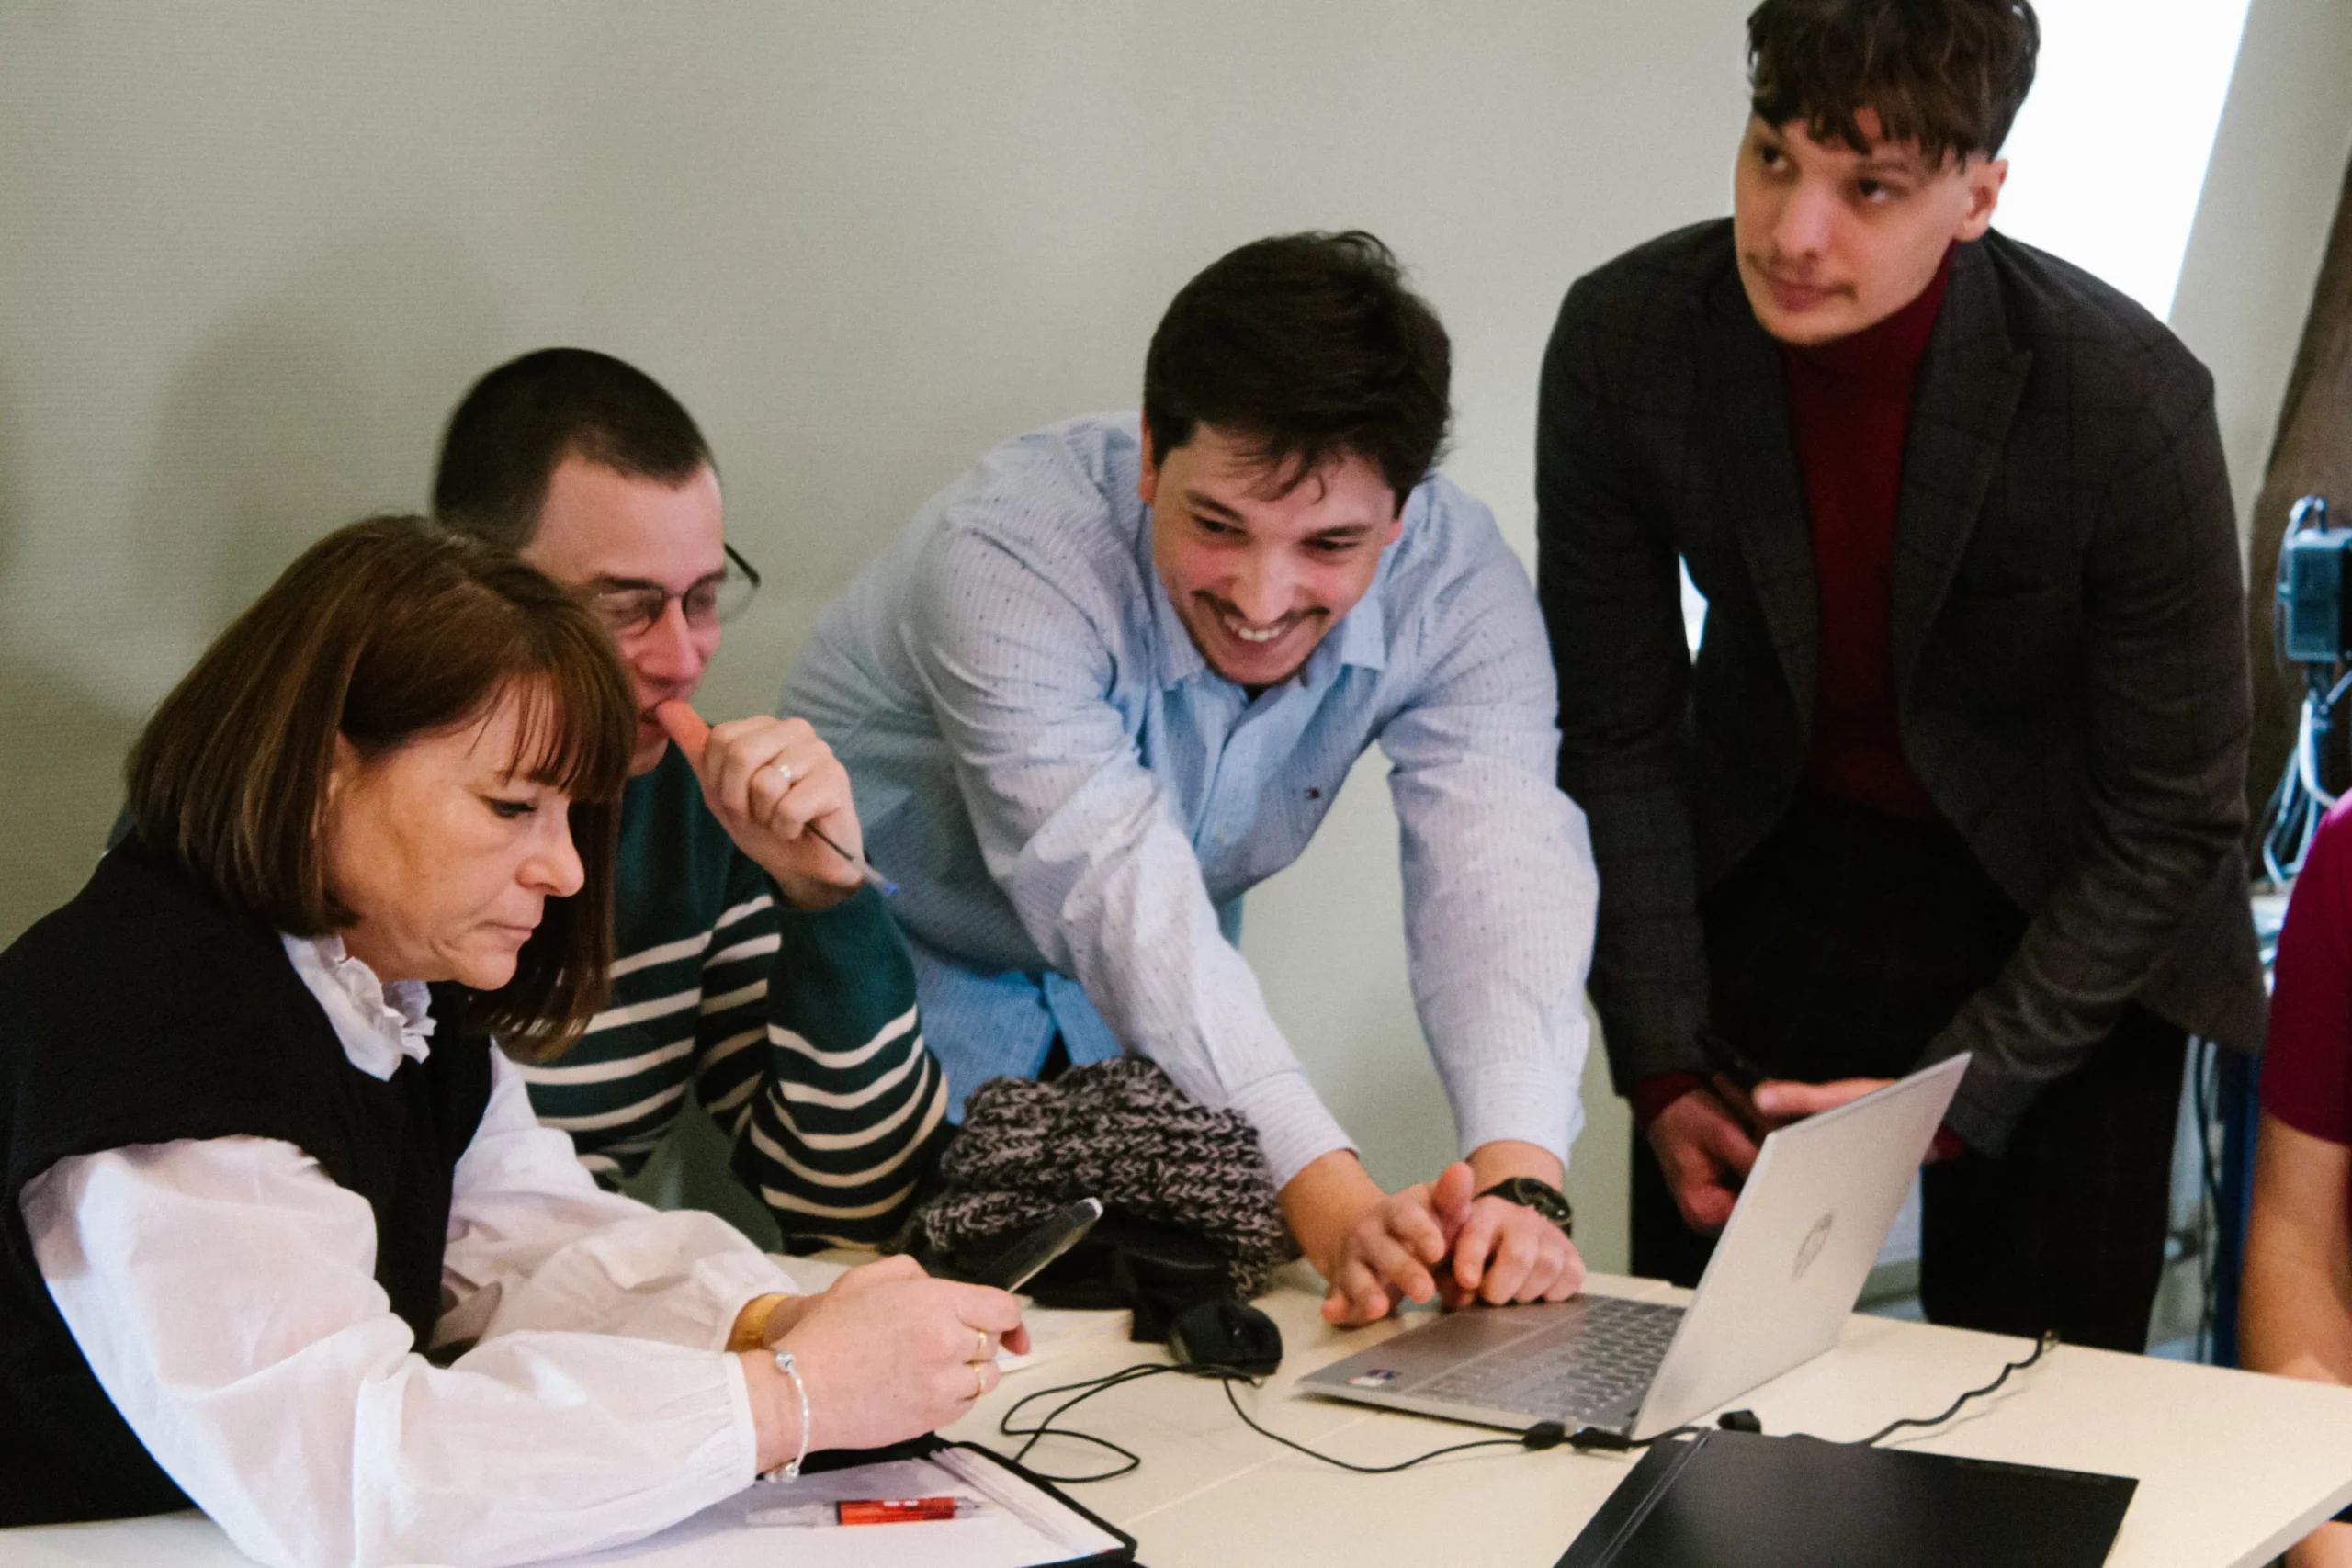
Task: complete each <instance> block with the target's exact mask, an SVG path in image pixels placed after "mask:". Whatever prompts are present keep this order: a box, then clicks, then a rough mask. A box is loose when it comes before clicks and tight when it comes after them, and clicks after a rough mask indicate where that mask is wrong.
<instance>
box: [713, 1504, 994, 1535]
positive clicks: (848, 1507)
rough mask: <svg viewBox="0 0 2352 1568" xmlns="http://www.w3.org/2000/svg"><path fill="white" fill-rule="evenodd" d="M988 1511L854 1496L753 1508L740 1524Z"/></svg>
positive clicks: (880, 1520) (907, 1518)
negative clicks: (836, 1501)
mask: <svg viewBox="0 0 2352 1568" xmlns="http://www.w3.org/2000/svg"><path fill="white" fill-rule="evenodd" d="M987 1511H988V1509H987V1506H985V1505H984V1504H980V1503H976V1502H974V1501H973V1500H972V1499H971V1498H969V1497H854V1498H845V1499H843V1500H842V1501H841V1502H838V1503H803V1504H801V1505H799V1506H797V1507H791V1508H754V1509H752V1511H751V1512H750V1513H748V1514H746V1515H744V1516H743V1522H744V1523H745V1524H747V1525H787V1526H795V1527H797V1528H800V1529H813V1528H816V1527H818V1526H822V1525H904V1524H922V1523H926V1522H931V1521H936V1520H944V1519H968V1518H974V1517H978V1516H979V1515H981V1514H983V1513H986V1512H987Z"/></svg>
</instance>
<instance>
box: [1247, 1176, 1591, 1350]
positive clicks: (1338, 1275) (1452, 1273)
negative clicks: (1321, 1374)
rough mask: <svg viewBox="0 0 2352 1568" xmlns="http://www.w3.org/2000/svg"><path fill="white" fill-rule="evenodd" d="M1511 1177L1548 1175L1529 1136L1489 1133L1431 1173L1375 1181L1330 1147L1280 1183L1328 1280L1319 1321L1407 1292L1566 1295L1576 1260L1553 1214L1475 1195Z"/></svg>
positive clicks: (1578, 1273)
mask: <svg viewBox="0 0 2352 1568" xmlns="http://www.w3.org/2000/svg"><path fill="white" fill-rule="evenodd" d="M1511 1176H1532V1177H1535V1178H1536V1179H1539V1180H1543V1181H1546V1182H1550V1183H1552V1184H1554V1185H1557V1184H1558V1182H1559V1179H1560V1176H1561V1170H1560V1164H1559V1162H1558V1161H1557V1160H1555V1159H1554V1158H1552V1156H1550V1155H1548V1154H1546V1153H1544V1151H1543V1150H1542V1149H1540V1148H1537V1147H1536V1146H1535V1145H1531V1144H1503V1143H1498V1144H1490V1145H1486V1146H1485V1147H1483V1148H1480V1149H1478V1150H1477V1151H1476V1152H1475V1153H1474V1154H1473V1155H1472V1156H1471V1158H1470V1160H1469V1161H1467V1162H1460V1163H1456V1164H1454V1165H1451V1166H1448V1167H1447V1168H1445V1169H1444V1171H1443V1172H1442V1173H1441V1174H1440V1175H1439V1177H1438V1179H1436V1180H1435V1181H1433V1182H1419V1183H1417V1184H1415V1185H1414V1186H1411V1187H1408V1188H1406V1189H1405V1190H1402V1191H1400V1192H1395V1193H1389V1192H1384V1191H1382V1190H1381V1189H1380V1187H1379V1184H1378V1183H1376V1182H1374V1180H1373V1179H1372V1178H1371V1177H1370V1176H1368V1175H1366V1174H1365V1173H1364V1169H1363V1165H1362V1164H1361V1163H1360V1162H1359V1161H1358V1160H1357V1158H1356V1156H1354V1155H1353V1154H1352V1153H1351V1152H1349V1151H1346V1150H1337V1151H1334V1152H1333V1153H1331V1154H1328V1155H1325V1156H1322V1157H1321V1158H1319V1159H1317V1160H1315V1161H1313V1162H1311V1163H1310V1164H1309V1165H1308V1166H1307V1167H1306V1169H1304V1170H1302V1171H1300V1172H1299V1173H1298V1175H1296V1176H1295V1177H1293V1178H1292V1179H1291V1180H1290V1182H1289V1184H1288V1185H1287V1186H1285V1187H1284V1188H1283V1213H1284V1214H1285V1215H1286V1216H1287V1217H1288V1219H1289V1220H1290V1224H1291V1229H1292V1232H1293V1234H1295V1235H1296V1236H1297V1237H1298V1240H1299V1245H1300V1247H1303V1248H1304V1249H1305V1250H1306V1256H1307V1259H1308V1261H1310V1262H1312V1263H1313V1264H1314V1265H1315V1267H1316V1269H1317V1270H1318V1271H1319V1272H1320V1273H1321V1274H1322V1275H1323V1278H1324V1280H1326V1281H1327V1282H1328V1284H1329V1294H1327V1295H1326V1296H1325V1298H1324V1301H1323V1317H1324V1320H1325V1321H1326V1322H1329V1323H1333V1324H1339V1325H1357V1324H1364V1323H1372V1322H1375V1321H1377V1320H1378V1319H1380V1318H1382V1317H1385V1316H1386V1315H1387V1314H1389V1313H1390V1312H1391V1311H1393V1310H1395V1309H1396V1307H1397V1305H1399V1304H1400V1303H1403V1302H1406V1301H1417V1302H1419V1301H1429V1300H1430V1299H1431V1298H1436V1299H1438V1300H1441V1301H1442V1302H1443V1303H1445V1304H1446V1305H1447V1306H1449V1307H1459V1306H1467V1305H1469V1304H1471V1303H1474V1302H1487V1303H1492V1304H1496V1305H1500V1304H1503V1303H1510V1302H1533V1301H1565V1300H1566V1299H1567V1298H1568V1297H1569V1296H1572V1295H1574V1294H1575V1293H1576V1292H1577V1290H1578V1289H1580V1288H1581V1287H1582V1285H1583V1284H1584V1259H1583V1258H1580V1257H1578V1256H1577V1249H1576V1247H1575V1246H1574V1244H1572V1243H1571V1242H1570V1241H1569V1240H1568V1238H1567V1236H1566V1235H1565V1234H1564V1233H1562V1231H1561V1230H1560V1228H1559V1227H1558V1226H1557V1225H1555V1224H1552V1223H1551V1222H1550V1221H1548V1220H1545V1219H1544V1217H1543V1216H1542V1215H1540V1214H1538V1213H1535V1211H1534V1210H1532V1209H1530V1208H1528V1207H1526V1206H1525V1205H1523V1204H1519V1203H1512V1202H1509V1201H1505V1200H1503V1199H1500V1198H1480V1197H1478V1196H1476V1194H1477V1193H1478V1192H1480V1191H1482V1190H1485V1189H1486V1188H1487V1187H1488V1186H1491V1185H1493V1184H1494V1183H1495V1182H1497V1181H1500V1180H1503V1179H1506V1178H1508V1177H1511Z"/></svg>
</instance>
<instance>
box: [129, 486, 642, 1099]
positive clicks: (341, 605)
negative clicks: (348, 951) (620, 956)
mask: <svg viewBox="0 0 2352 1568" xmlns="http://www.w3.org/2000/svg"><path fill="white" fill-rule="evenodd" d="M510 693H512V694H516V695H518V696H519V697H521V698H522V699H523V701H524V702H525V704H526V708H525V714H524V718H525V722H524V724H523V726H522V729H521V739H520V740H519V742H518V750H517V755H516V756H515V759H514V768H515V772H516V773H521V774H526V775H528V776H529V777H532V778H535V779H538V780H541V781H542V782H545V783H547V784H552V785H554V786H556V787H557V788H560V789H562V790H564V791H565V792H566V793H568V794H569V795H571V832H572V840H573V846H574V848H575V849H576V850H577V851H578V852H579V855H580V863H581V869H582V872H583V873H584V874H585V876H586V880H585V881H584V882H583V883H582V886H581V889H580V891H579V892H578V893H576V894H573V895H572V896H571V897H568V898H550V899H548V901H547V906H546V910H545V913H544V915H543V916H542V918H541V919H540V922H539V928H538V930H537V931H534V932H532V933H531V938H530V940H529V941H528V942H525V943H524V944H523V950H522V953H521V954H520V956H519V958H518V960H517V963H516V966H515V977H514V979H513V980H511V981H509V982H508V983H507V984H506V985H505V986H504V987H501V988H500V989H499V990H497V991H495V992H492V993H489V994H486V995H481V996H478V997H474V998H471V1002H470V1005H469V1009H468V1013H469V1017H468V1019H467V1020H464V1021H462V1022H464V1023H465V1024H466V1025H467V1026H469V1027H475V1028H481V1029H486V1030H490V1031H492V1032H495V1033H497V1035H498V1036H499V1038H500V1041H501V1043H503V1044H504V1045H506V1046H507V1047H509V1048H510V1049H511V1050H513V1051H514V1053H515V1055H523V1056H545V1055H553V1054H555V1053H556V1052H558V1051H560V1050H561V1049H562V1048H563V1047H564V1046H566V1045H568V1044H570V1043H571V1042H572V1041H573V1040H575V1039H577V1038H578V1037H579V1035H580V1034H581V1032H582V1031H583V1030H585V1029H586V1028H587V1025H588V1021H589V1018H590V1017H591V1016H592V1015H593V1014H594V1011H595V1010H596V1007H597V1005H598V1003H599V1002H600V1000H601V999H602V998H603V996H604V993H605V971H606V969H607V968H608V967H609V966H610V964H611V959H612V942H613V937H612V929H613V913H612V897H613V861H614V856H615V853H616V837H617V834H618V831H619V827H620V797H621V786H622V784H624V783H625V782H626V781H627V779H628V765H629V754H630V749H631V746H632V743H633V742H634V740H635V739H636V729H637V698H636V696H635V694H633V692H632V690H631V688H630V685H629V681H628V674H627V673H626V672H625V671H623V670H622V669H621V666H620V661H619V660H618V658H617V656H616V655H615V653H614V652H613V646H612V641H611V639H610V638H609V637H606V636H605V631H604V628H603V627H602V626H600V625H599V624H598V623H597V621H596V619H595V617H594V615H591V614H590V613H589V612H588V611H587V610H586V609H584V608H582V606H581V605H580V604H577V603H575V602H574V601H573V599H572V598H571V595H570V594H568V593H566V592H564V591H563V590H562V589H560V588H559V587H557V586H556V585H555V584H554V583H552V582H550V581H548V580H547V579H546V578H545V577H542V576H541V575H539V573H537V572H536V571H534V570H531V569H530V568H529V567H527V566H526V565H524V564H523V563H522V562H521V561H518V560H516V559H515V558H513V557H512V556H510V555H508V554H506V553H505V552H504V551H503V550H500V549H497V548H495V547H492V546H490V545H486V544H484V543H482V542H481V541H480V540H477V539H470V538H465V537H461V536H458V535H456V534H453V533H451V532H449V531H448V530H447V529H445V528H442V527H440V526H438V525H435V524H432V523H428V522H426V521H425V520H424V518H421V517H398V516H385V517H372V518H369V519H368V520H367V521H365V522H361V523H355V524H353V525H350V526H349V527H346V528H340V529H337V530H336V531H335V532H334V533H332V534H329V535H328V536H326V537H325V538H323V539H321V540H320V541H319V542H318V543H317V544H315V545H312V546H311V547H310V548H309V549H307V550H305V551H303V552H302V554H301V555H300V557H299V558H297V559H296V560H295V562H294V564H293V565H291V566H289V567H288V568H287V569H286V570H285V572H284V574H283V575H281V576H280V577H279V578H278V580H277V581H276V582H274V583H272V584H271V585H270V587H269V589H268V591H267V592H265V593H263V594H262V596H261V597H260V598H259V599H257V600H255V601H254V604H253V605H252V606H251V607H250V608H249V609H247V610H246V611H245V613H244V614H243V615H239V616H238V617H237V618H236V620H235V621H233V622H232V623H231V624H230V626H229V628H228V629H227V630H226V631H224V632H222V633H221V634H220V637H218V638H216V639H215V640H214V642H213V644H212V646H211V647H210V648H209V649H206V650H205V653H204V656H203V657H202V658H201V659H199V660H197V662H196V667H195V668H194V669H192V670H190V671H188V672H187V675H186V676H185V677H184V678H183V679H182V680H181V682H180V683H179V684H178V685H177V686H175V687H174V688H173V689H172V693H171V694H170V695H169V696H167V697H165V698H164V701H163V705H161V706H160V707H158V708H157V709H156V710H155V714H154V716H153V717H152V718H150V719H149V720H148V721H147V728H145V729H144V730H143V731H141V734H140V737H139V739H138V742H137V743H136V744H135V745H134V746H133V747H132V748H131V751H130V762H129V764H128V766H127V768H126V770H125V772H126V775H127V783H128V784H129V786H130V817H131V820H132V822H133V824H134V825H135V828H136V830H137V832H138V835H139V838H140V840H141V842H142V843H144V844H146V845H147V846H148V847H149V848H150V849H152V850H154V851H157V852H162V853H164V854H166V855H169V856H171V857H172V858H173V859H175V861H177V862H178V863H179V864H180V865H181V866H182V867H183V868H185V869H186V870H187V872H188V874H190V875H192V876H194V877H195V878H196V879H197V880H198V882H199V883H201V884H203V885H204V886H207V887H209V888H210V889H211V891H212V892H213V893H214V894H215V895H216V896H218V897H220V900H221V901H222V902H223V903H224V904H226V905H227V906H228V907H229V908H231V909H232V910H233V911H234V912H236V913H237V914H239V915H241V916H243V917H245V918H247V919H255V920H260V921H263V922H265V923H266V924H268V925H270V926H272V927H275V928H276V929H277V930H279V931H286V932H288V933H290V934H292V935H295V936H322V935H324V934H326V933H327V932H329V931H335V930H338V929H340V928H342V927H345V926H348V925H349V924H350V923H351V922H352V919H353V918H354V917H353V915H352V913H351V911H350V910H349V909H348V908H345V907H344V906H343V905H342V903H341V902H340V901H339V900H338V899H337V898H336V897H334V892H333V891H332V890H331V889H330V888H329V887H328V886H327V885H326V857H325V854H324V852H323V847H322V845H321V844H320V842H319V817H320V808H321V807H322V803H323V802H324V801H325V799H326V788H327V778H328V775H329V773H330V772H331V770H332V768H333V765H334V743H335V738H336V737H337V736H338V735H340V736H342V737H344V738H345V739H348V740H349V741H350V742H351V743H352V745H354V746H355V747H356V748H357V749H358V750H359V751H360V753H361V755H363V756H378V755H381V754H383V753H384V752H387V751H390V750H395V749H397V748H398V747H400V746H401V745H402V744H404V743H405V742H407V741H408V740H410V739H413V738H415V737H417V736H420V735H424V734H427V733H430V732H432V731H435V730H438V729H443V728H448V727H450V726H452V725H457V724H462V723H464V722H466V721H467V720H468V719H469V718H473V717H476V716H481V715H485V714H487V713H488V712H489V711H490V709H491V708H492V705H494V704H495V703H497V702H498V701H499V700H501V699H502V698H503V697H504V696H505V695H507V694H510Z"/></svg>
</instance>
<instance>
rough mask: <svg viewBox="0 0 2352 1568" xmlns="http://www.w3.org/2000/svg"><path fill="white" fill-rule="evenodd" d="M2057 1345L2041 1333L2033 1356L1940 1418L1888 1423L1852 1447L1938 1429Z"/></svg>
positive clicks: (2007, 1369) (2053, 1337)
mask: <svg viewBox="0 0 2352 1568" xmlns="http://www.w3.org/2000/svg"><path fill="white" fill-rule="evenodd" d="M2057 1343H2058V1336H2057V1335H2055V1334H2052V1333H2044V1334H2043V1335H2042V1337H2041V1338H2040V1339H2038V1340H2036V1341H2034V1346H2033V1353H2032V1354H2031V1355H2029V1356H2027V1357H2026V1358H2025V1359H2023V1360H2021V1361H2011V1362H2010V1363H2009V1364H2008V1365H2007V1366H2006V1367H2003V1368H2002V1369H2001V1375H2000V1376H1999V1377H1996V1378H1995V1379H1994V1380H1993V1381H1992V1382H1988V1383H1986V1384H1985V1386H1984V1387H1983V1388H1972V1389H1970V1390H1969V1391H1968V1392H1967V1393H1963V1394H1962V1395H1961V1396H1960V1397H1959V1398H1958V1399H1955V1400H1953V1401H1952V1402H1951V1404H1948V1405H1946V1406H1945V1407H1944V1410H1943V1413H1942V1414H1941V1415H1938V1416H1926V1417H1924V1418H1922V1417H1920V1416H1905V1417H1904V1418H1903V1419H1902V1420H1900V1421H1889V1422H1888V1423H1887V1424H1886V1425H1885V1426H1883V1427H1880V1428H1879V1429H1878V1430H1877V1431H1875V1432H1872V1433H1871V1435H1870V1436H1869V1437H1867V1438H1862V1439H1860V1441H1859V1442H1858V1443H1857V1444H1856V1445H1855V1446H1856V1447H1858V1448H1865V1449H1866V1448H1869V1447H1870V1446H1871V1445H1872V1444H1873V1443H1876V1442H1877V1441H1879V1439H1881V1438H1885V1437H1887V1436H1889V1435H1891V1434H1893V1433H1895V1432H1899V1431H1901V1430H1902V1429H1903V1428H1904V1427H1940V1426H1942V1425H1943V1424H1944V1423H1945V1422H1947V1421H1949V1420H1951V1418H1952V1417H1953V1416H1957V1415H1959V1414H1960V1407H1961V1406H1962V1405H1963V1404H1967V1403H1968V1402H1969V1401H1970V1400H1972V1399H1982V1398H1984V1397H1985V1395H1986V1394H1988V1393H1992V1392H1993V1391H1994V1390H1995V1389H1997V1388H1999V1387H2000V1386H2001V1385H2002V1384H2003V1383H2005V1382H2008V1381H2009V1374H2010V1373H2012V1372H2021V1371H2025V1370H2026V1369H2027V1368H2028V1367H2030V1366H2031V1365H2033V1364H2034V1363H2035V1362H2036V1361H2039V1360H2040V1359H2041V1358H2042V1357H2043V1356H2044V1355H2045V1354H2047V1353H2048V1352H2049V1350H2050V1348H2051V1347H2052V1346H2053V1345H2055V1344H2057Z"/></svg>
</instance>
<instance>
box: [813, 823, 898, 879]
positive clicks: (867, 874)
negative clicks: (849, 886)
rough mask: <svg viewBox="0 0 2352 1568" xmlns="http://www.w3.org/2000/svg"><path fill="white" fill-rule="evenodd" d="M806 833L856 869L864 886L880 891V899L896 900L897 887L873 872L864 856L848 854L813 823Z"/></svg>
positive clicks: (871, 865) (872, 866)
mask: <svg viewBox="0 0 2352 1568" xmlns="http://www.w3.org/2000/svg"><path fill="white" fill-rule="evenodd" d="M806 831H808V832H810V833H813V834H815V835H816V837H817V841H818V842H819V843H820V844H822V845H824V846H825V847H826V848H827V849H829V850H831V851H832V852H833V853H835V854H837V855H839V856H841V857H842V859H843V860H845V861H847V862H849V863H850V864H852V865H854V866H855V867H857V874H858V875H860V876H862V877H864V878H865V882H866V886H869V887H875V888H878V889H880V891H881V894H882V897H885V898H896V897H898V896H899V885H898V884H897V883H895V882H893V881H891V880H890V879H889V878H888V877H887V876H885V875H883V874H881V873H880V872H878V871H876V870H875V869H874V863H873V862H872V861H870V860H867V859H866V858H865V856H864V855H854V854H852V853H850V852H848V851H847V850H845V849H843V848H842V847H841V846H840V845H839V844H837V843H835V842H833V840H831V839H830V838H828V837H826V836H825V830H824V829H822V828H820V827H818V826H817V824H815V823H814V822H811V823H809V826H808V828H807V829H806Z"/></svg>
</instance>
